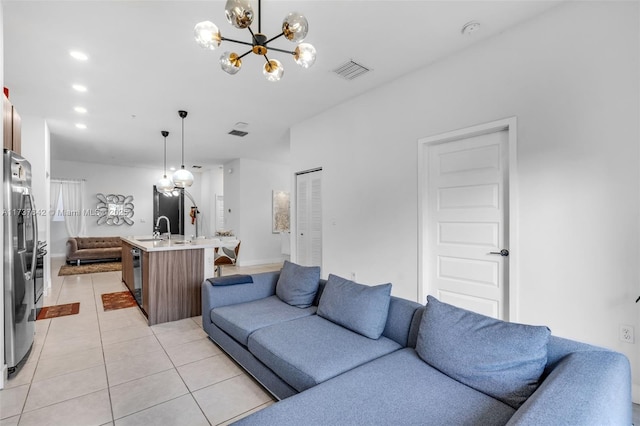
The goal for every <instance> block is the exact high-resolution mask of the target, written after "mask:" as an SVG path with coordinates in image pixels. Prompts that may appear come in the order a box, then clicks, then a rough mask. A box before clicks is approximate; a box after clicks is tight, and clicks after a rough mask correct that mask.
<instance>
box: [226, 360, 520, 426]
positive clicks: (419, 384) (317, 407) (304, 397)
mask: <svg viewBox="0 0 640 426" xmlns="http://www.w3.org/2000/svg"><path fill="white" fill-rule="evenodd" d="M514 411H515V410H514V409H513V408H511V407H509V406H508V405H506V404H504V403H502V402H500V401H498V400H496V399H494V398H491V397H490V396H487V395H485V394H483V393H481V392H478V391H476V390H474V389H471V388H470V387H468V386H465V385H463V384H461V383H459V382H457V381H455V380H453V379H451V378H450V377H448V376H446V375H445V374H442V373H441V372H439V371H438V370H436V369H435V368H433V367H430V366H429V365H428V364H426V363H425V362H424V361H422V360H421V359H420V358H419V357H418V356H417V354H416V352H415V351H414V350H413V349H411V348H407V349H402V350H399V351H396V352H394V353H392V354H389V355H385V356H383V357H381V358H378V359H376V360H374V361H372V362H370V363H367V364H364V365H362V366H360V367H358V368H356V369H354V370H352V371H348V372H346V373H345V374H342V375H340V376H338V377H335V378H333V379H331V380H328V381H326V382H325V383H322V384H320V385H318V386H316V387H314V388H312V389H309V390H307V391H305V392H303V393H300V394H298V395H294V396H292V397H290V398H287V399H285V400H282V401H280V402H278V403H277V404H273V405H271V406H269V407H267V408H265V409H263V410H260V411H258V412H257V413H255V414H252V415H250V416H248V417H245V418H243V419H241V420H240V421H239V422H238V423H235V424H236V425H279V426H286V425H291V426H297V425H396V424H405V425H504V424H506V423H507V422H508V421H509V418H510V417H511V416H512V415H513V413H514Z"/></svg>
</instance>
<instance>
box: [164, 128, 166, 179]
mask: <svg viewBox="0 0 640 426" xmlns="http://www.w3.org/2000/svg"><path fill="white" fill-rule="evenodd" d="M164 177H165V178H166V177H167V137H166V136H165V137H164Z"/></svg>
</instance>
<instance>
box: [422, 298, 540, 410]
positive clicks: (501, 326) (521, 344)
mask: <svg viewBox="0 0 640 426" xmlns="http://www.w3.org/2000/svg"><path fill="white" fill-rule="evenodd" d="M549 335H550V331H549V329H548V328H547V327H540V326H531V325H524V324H515V323H509V322H505V321H500V320H497V319H495V318H490V317H487V316H484V315H480V314H477V313H475V312H470V311H467V310H465V309H460V308H457V307H455V306H452V305H449V304H446V303H443V302H440V301H439V300H437V299H436V298H435V297H432V296H428V297H427V306H426V308H425V312H424V315H423V316H422V321H421V323H420V329H419V332H418V341H417V344H416V351H417V352H418V355H419V356H420V358H422V359H423V360H425V361H426V362H427V363H429V364H430V365H432V366H433V367H435V368H437V369H438V370H440V371H442V372H443V373H444V374H446V375H448V376H450V377H452V378H454V379H456V380H458V381H459V382H461V383H464V384H466V385H467V386H470V387H472V388H474V389H477V390H479V391H480V392H484V393H486V394H487V395H490V396H493V397H494V398H496V399H499V400H500V401H502V402H504V403H505V404H508V405H510V406H511V407H513V408H515V409H517V408H518V407H519V406H520V405H522V404H523V403H524V402H525V401H526V399H527V398H528V397H529V396H530V395H531V394H532V393H533V392H534V391H535V390H536V388H537V386H538V382H539V379H540V376H541V375H542V373H543V371H544V367H545V365H546V362H547V342H548V340H549Z"/></svg>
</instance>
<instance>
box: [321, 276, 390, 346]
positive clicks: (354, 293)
mask: <svg viewBox="0 0 640 426" xmlns="http://www.w3.org/2000/svg"><path fill="white" fill-rule="evenodd" d="M390 300H391V284H390V283H388V284H381V285H376V286H368V285H363V284H357V283H354V282H353V281H349V280H347V279H344V278H340V277H338V276H336V275H332V274H329V279H328V280H327V284H325V286H324V290H323V292H322V296H321V297H320V302H318V311H317V314H318V315H319V316H321V317H323V318H325V319H328V320H329V321H332V322H335V323H336V324H340V325H341V326H343V327H346V328H348V329H349V330H351V331H355V332H356V333H358V334H362V335H363V336H365V337H368V338H370V339H378V338H380V336H381V335H382V332H383V331H384V327H385V325H386V324H387V315H388V314H389V303H390Z"/></svg>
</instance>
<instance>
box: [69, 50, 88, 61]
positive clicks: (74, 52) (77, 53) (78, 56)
mask: <svg viewBox="0 0 640 426" xmlns="http://www.w3.org/2000/svg"><path fill="white" fill-rule="evenodd" d="M69 55H71V57H72V58H73V59H76V60H78V61H86V60H87V59H89V57H88V56H87V55H86V54H84V53H82V52H80V51H78V50H71V51H70V52H69Z"/></svg>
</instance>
